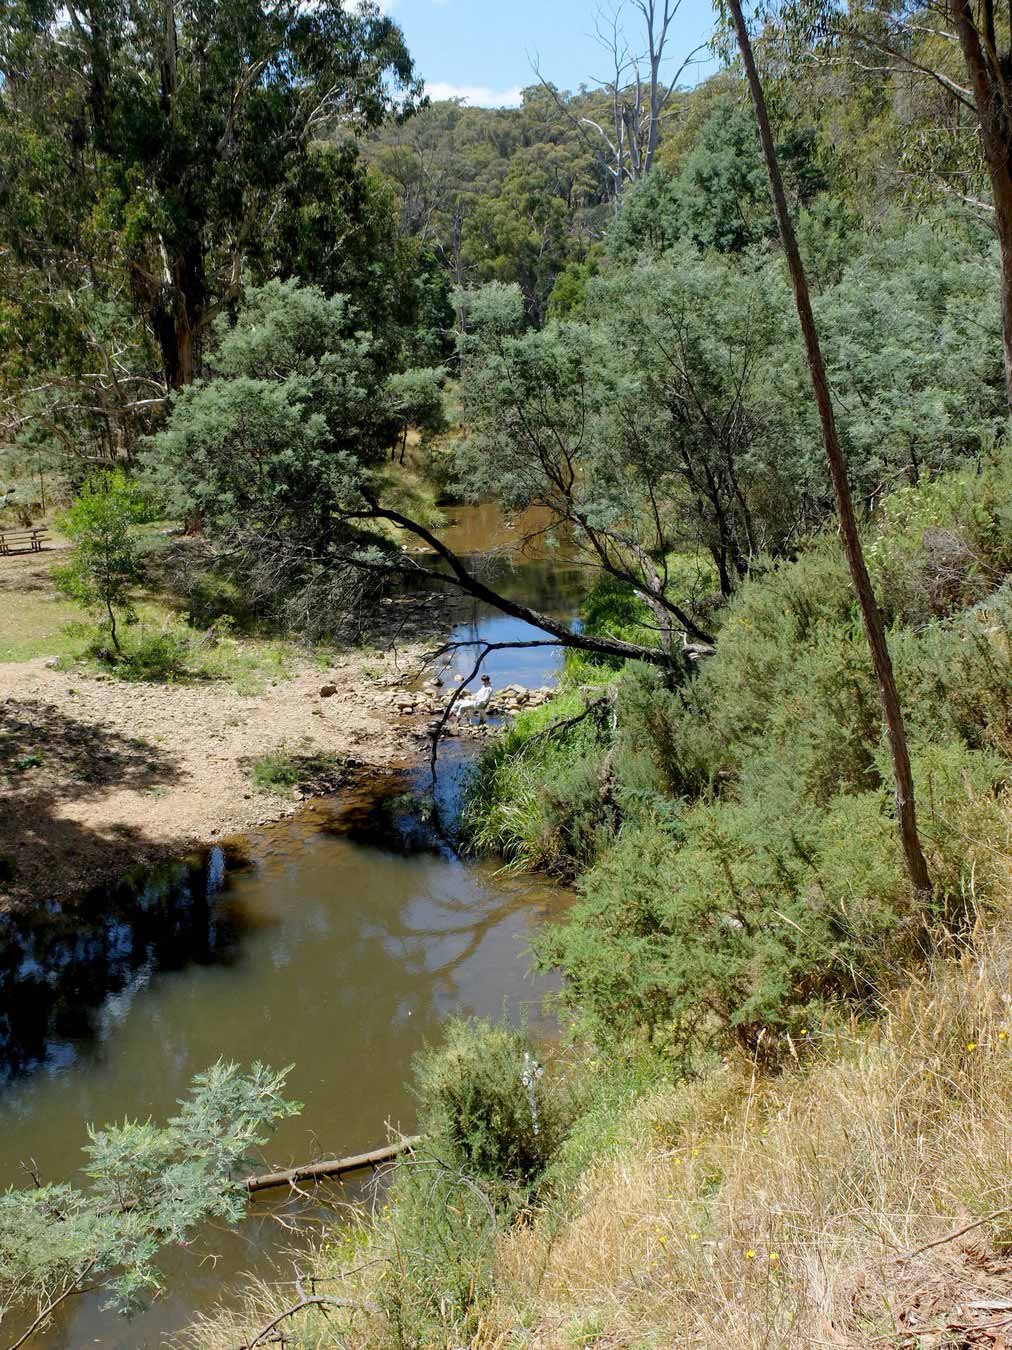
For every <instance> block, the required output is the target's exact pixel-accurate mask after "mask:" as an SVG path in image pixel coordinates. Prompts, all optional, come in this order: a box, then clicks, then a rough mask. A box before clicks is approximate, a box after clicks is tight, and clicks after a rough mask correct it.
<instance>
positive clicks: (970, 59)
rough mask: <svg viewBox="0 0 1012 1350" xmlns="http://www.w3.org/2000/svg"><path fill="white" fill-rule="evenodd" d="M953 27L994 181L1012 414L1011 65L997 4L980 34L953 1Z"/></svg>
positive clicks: (961, 4)
mask: <svg viewBox="0 0 1012 1350" xmlns="http://www.w3.org/2000/svg"><path fill="white" fill-rule="evenodd" d="M949 9H950V13H951V17H952V22H953V26H954V27H955V29H956V34H957V36H958V38H959V45H960V48H961V50H962V53H963V60H964V61H965V63H966V72H967V75H968V76H969V77H970V84H971V86H972V88H973V95H974V102H975V103H976V106H977V118H978V122H979V125H980V141H981V148H982V149H983V151H984V162H985V163H986V165H987V173H988V178H989V179H990V181H991V197H992V200H993V202H994V223H995V231H996V233H997V235H998V245H999V249H1000V251H1001V319H1002V341H1003V348H1004V357H1005V395H1006V399H1007V401H1008V403H1009V408H1010V410H1012V114H1010V109H1009V106H1008V85H1007V82H1006V74H1007V63H1004V62H1002V61H1001V59H1000V58H999V56H998V52H997V50H996V44H995V36H994V5H993V0H983V3H982V11H981V19H982V23H983V28H984V33H983V36H982V34H981V30H980V27H979V26H978V24H977V22H976V20H975V18H974V13H973V10H972V9H971V8H970V5H969V3H968V0H950V5H949Z"/></svg>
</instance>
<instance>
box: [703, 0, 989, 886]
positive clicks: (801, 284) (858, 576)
mask: <svg viewBox="0 0 1012 1350" xmlns="http://www.w3.org/2000/svg"><path fill="white" fill-rule="evenodd" d="M984 3H985V4H987V3H989V0H984ZM728 11H729V13H730V17H731V22H732V25H733V28H734V34H735V39H736V41H737V44H738V50H739V52H740V54H741V59H742V64H743V65H744V67H745V75H746V78H747V80H748V87H749V93H750V95H751V98H752V105H753V107H754V108H755V114H756V121H757V122H758V124H759V138H760V141H761V143H762V148H763V157H764V159H765V160H766V169H767V173H768V175H769V184H770V196H771V197H772V199H773V210H774V213H775V214H776V218H777V227H778V229H779V231H780V239H781V243H782V244H783V248H784V254H785V257H786V259H787V266H788V270H789V272H790V277H791V285H792V287H793V290H794V300H795V305H796V308H797V312H798V322H799V325H800V327H801V332H802V336H803V337H804V342H805V355H806V358H807V362H808V369H809V374H810V377H811V384H812V395H813V401H814V403H815V406H816V408H817V410H818V414H819V422H820V424H821V429H822V441H823V446H824V448H825V451H826V459H827V461H828V464H829V472H830V476H831V477H832V480H833V489H834V492H835V494H836V509H837V515H838V518H839V522H840V533H841V536H842V539H843V549H844V553H845V555H846V558H847V565H848V567H849V568H850V574H851V579H852V581H853V585H854V591H855V594H856V595H857V601H858V605H859V606H860V609H861V618H862V620H863V622H864V630H865V636H866V638H867V640H868V648H869V651H870V653H871V659H872V665H873V667H874V669H875V678H876V681H877V683H878V689H879V698H880V701H881V704H882V717H883V722H884V724H885V730H886V736H887V739H888V741H889V749H890V753H891V756H892V762H893V779H894V784H895V800H896V815H897V820H898V824H899V834H900V840H901V843H902V846H903V855H904V858H905V861H906V868H907V875H908V876H909V878H910V884H911V886H912V888H913V890H914V892H915V893H916V894H917V895H919V896H923V897H929V896H930V895H931V890H932V887H931V877H930V874H929V872H928V864H927V861H926V860H925V857H924V851H923V849H922V848H921V840H920V834H919V832H918V828H917V805H916V801H915V798H914V779H913V772H912V770H911V767H910V752H909V749H908V746H907V734H906V724H905V721H904V717H903V709H902V707H901V706H900V699H899V692H898V690H897V688H896V678H895V675H894V673H893V665H892V658H891V656H890V653H889V644H888V642H887V640H886V632H885V624H884V622H883V620H882V613H881V611H880V610H879V607H878V602H877V600H876V598H875V592H874V589H873V587H872V584H871V577H870V576H869V574H868V567H867V564H866V562H865V558H864V550H863V548H862V545H861V537H860V534H859V532H858V523H857V515H856V513H855V510H854V501H853V495H852V493H851V488H850V477H849V474H848V471H847V460H846V456H845V453H844V449H843V446H842V445H841V442H840V437H839V433H838V431H837V426H836V416H835V413H834V409H833V398H832V394H831V392H830V386H829V379H828V376H827V372H826V363H825V359H824V357H823V354H822V344H821V342H820V340H819V331H818V328H817V326H816V322H815V315H814V313H813V311H812V301H811V295H810V293H809V288H808V278H807V275H806V273H805V266H804V263H803V262H802V259H801V253H800V251H799V249H798V241H797V235H796V234H795V232H794V225H793V223H792V221H791V215H790V209H789V207H788V204H787V195H786V193H785V191H784V181H783V176H782V174H781V172H780V163H779V159H778V157H777V149H776V142H775V141H774V139H773V131H772V128H771V126H770V119H769V112H768V110H767V107H766V96H765V92H764V90H763V85H762V80H761V79H760V77H759V70H758V67H757V65H756V61H755V55H754V52H753V49H752V40H751V37H750V35H749V31H748V25H747V23H746V21H745V15H744V11H743V10H742V6H741V0H728Z"/></svg>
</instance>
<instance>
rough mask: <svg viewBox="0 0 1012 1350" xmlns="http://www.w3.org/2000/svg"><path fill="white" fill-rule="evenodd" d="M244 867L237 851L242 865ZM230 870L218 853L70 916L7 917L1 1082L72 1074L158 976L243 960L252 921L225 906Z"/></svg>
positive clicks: (1, 962) (0, 984)
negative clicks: (82, 1052)
mask: <svg viewBox="0 0 1012 1350" xmlns="http://www.w3.org/2000/svg"><path fill="white" fill-rule="evenodd" d="M241 861H242V860H241V858H240V856H239V855H238V853H234V854H233V856H232V859H231V863H232V866H233V867H237V866H239V865H241ZM226 866H227V860H226V856H225V851H224V850H223V849H222V848H214V849H211V850H210V851H209V852H208V853H207V855H206V856H205V857H203V858H201V859H199V860H194V861H191V862H189V863H183V864H172V865H169V866H165V867H161V868H156V869H153V870H152V871H150V872H148V873H147V874H146V875H144V876H142V877H141V878H139V879H138V881H137V882H136V883H135V884H131V883H130V882H128V881H126V880H124V881H123V882H122V883H121V884H120V885H118V886H116V887H113V888H111V889H103V890H102V891H100V892H96V893H95V894H93V895H92V896H90V897H89V898H88V899H87V900H85V901H84V902H83V903H81V904H78V905H76V906H74V907H73V908H72V909H69V910H67V909H65V908H64V907H63V906H61V905H56V904H54V905H51V906H50V907H49V910H48V912H47V913H46V914H44V915H43V916H42V917H41V918H39V917H38V916H31V917H25V916H23V915H0V1084H6V1083H10V1082H11V1081H13V1080H14V1079H16V1078H18V1077H20V1076H22V1075H25V1074H28V1073H32V1072H35V1071H37V1070H39V1069H49V1070H56V1071H60V1070H62V1069H66V1068H67V1067H68V1066H69V1065H70V1064H71V1063H73V1062H74V1060H75V1059H76V1058H77V1055H78V1051H79V1049H80V1048H81V1047H82V1046H83V1045H86V1044H87V1043H88V1042H90V1041H96V1040H97V1041H103V1040H106V1039H107V1038H108V1037H109V1036H110V1035H111V1033H112V1032H113V1030H114V1029H115V1027H116V1026H118V1025H119V1024H121V1023H122V1022H123V1020H124V1018H125V1017H126V1016H127V1014H128V1012H129V1009H130V1006H131V1004H132V1001H133V999H134V997H135V995H136V994H137V993H138V991H139V990H141V989H143V988H144V987H146V986H147V985H148V984H149V982H150V981H151V979H152V977H153V976H154V975H156V974H157V973H159V972H164V971H172V970H181V969H183V968H184V967H185V966H187V965H190V964H193V963H196V964H197V965H211V964H219V963H228V962H229V961H231V960H233V959H234V953H235V950H236V947H237V944H238V942H239V940H240V937H241V935H242V928H243V922H242V914H241V912H240V911H237V910H236V909H234V908H233V907H231V906H230V905H229V904H228V903H227V902H223V900H222V896H221V892H222V888H223V885H224V880H225V874H226Z"/></svg>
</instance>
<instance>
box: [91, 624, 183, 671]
mask: <svg viewBox="0 0 1012 1350" xmlns="http://www.w3.org/2000/svg"><path fill="white" fill-rule="evenodd" d="M88 654H89V655H90V656H92V657H94V658H96V659H97V660H100V661H103V662H105V663H107V664H108V665H109V666H110V668H111V669H112V672H113V674H114V675H115V676H116V677H117V679H120V680H127V681H129V682H131V683H134V684H140V683H142V682H151V683H171V682H172V681H173V680H178V679H183V678H185V677H186V675H187V674H188V673H189V660H190V655H191V650H190V643H189V641H188V640H187V638H186V636H185V635H183V634H180V633H178V632H175V631H173V630H171V629H168V630H162V631H159V632H152V631H150V630H146V629H139V630H135V631H134V632H132V633H130V635H129V636H128V637H126V638H125V639H124V640H123V641H122V642H121V643H120V649H119V651H116V650H115V649H114V648H113V647H111V646H110V645H108V644H107V643H106V641H105V639H104V638H99V640H98V641H97V642H94V643H92V644H91V646H90V648H89V651H88Z"/></svg>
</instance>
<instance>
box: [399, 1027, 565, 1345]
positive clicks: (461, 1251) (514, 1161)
mask: <svg viewBox="0 0 1012 1350" xmlns="http://www.w3.org/2000/svg"><path fill="white" fill-rule="evenodd" d="M546 1060H547V1062H546V1065H545V1067H544V1068H543V1069H541V1066H539V1065H537V1063H536V1060H535V1058H534V1052H533V1049H532V1047H531V1046H530V1043H529V1041H528V1039H527V1036H526V1035H525V1033H524V1031H523V1029H522V1028H513V1027H510V1026H508V1025H502V1024H500V1025H493V1024H492V1023H490V1022H486V1021H481V1020H476V1021H465V1020H460V1019H458V1020H451V1021H450V1022H448V1023H447V1024H446V1026H445V1028H444V1038H443V1040H442V1042H441V1044H440V1045H439V1046H438V1047H437V1048H434V1049H431V1050H428V1051H426V1052H425V1053H424V1054H422V1055H421V1056H420V1057H419V1058H418V1060H417V1062H416V1066H415V1089H416V1092H417V1095H418V1098H419V1118H420V1125H421V1128H422V1130H423V1131H424V1135H425V1142H424V1144H423V1145H422V1147H421V1149H420V1151H419V1153H418V1154H417V1155H416V1157H415V1158H414V1159H413V1160H411V1161H408V1162H406V1163H404V1164H403V1165H401V1166H400V1167H398V1169H397V1171H396V1173H395V1176H394V1183H393V1186H392V1188H391V1192H390V1197H389V1208H388V1211H387V1216H386V1217H387V1222H386V1225H385V1232H386V1233H387V1234H388V1237H389V1240H390V1241H391V1243H392V1246H393V1251H394V1253H397V1254H402V1255H403V1254H408V1259H407V1260H404V1259H395V1260H394V1261H392V1262H391V1264H390V1268H389V1272H388V1275H387V1277H386V1278H385V1279H384V1280H383V1282H382V1285H381V1286H380V1290H381V1296H382V1302H383V1308H384V1312H385V1314H386V1316H387V1319H388V1323H389V1325H390V1328H391V1331H392V1334H393V1337H394V1339H393V1344H394V1345H397V1346H398V1347H405V1350H406V1348H407V1347H416V1346H422V1345H426V1346H427V1345H444V1344H445V1345H454V1344H463V1343H465V1341H467V1342H468V1343H469V1337H470V1335H471V1333H473V1332H474V1331H475V1329H476V1319H477V1316H478V1309H479V1307H480V1305H481V1303H482V1301H483V1300H484V1299H485V1298H486V1297H487V1296H488V1294H489V1292H490V1290H491V1287H492V1281H493V1274H494V1259H495V1245H496V1241H497V1239H498V1238H499V1237H500V1236H501V1234H502V1233H503V1232H504V1231H505V1230H506V1229H507V1228H508V1227H509V1226H510V1225H511V1224H512V1223H514V1222H515V1221H516V1220H517V1218H518V1217H519V1216H520V1215H521V1214H523V1213H526V1212H528V1211H529V1207H530V1205H531V1204H532V1202H533V1201H534V1200H535V1199H536V1198H537V1197H538V1196H539V1195H542V1196H543V1193H544V1189H545V1186H546V1177H547V1174H548V1172H549V1169H550V1168H551V1167H552V1166H553V1164H555V1163H556V1162H557V1160H558V1159H559V1157H560V1152H561V1150H562V1149H563V1146H564V1144H565V1143H566V1141H567V1139H568V1137H569V1135H570V1132H571V1131H572V1129H573V1127H574V1125H575V1123H576V1121H577V1120H578V1118H579V1117H580V1114H581V1111H582V1110H583V1109H584V1106H585V1104H586V1101H587V1099H588V1097H589V1096H590V1093H589V1092H588V1091H587V1090H581V1089H580V1088H579V1086H578V1085H577V1084H576V1083H575V1082H574V1080H573V1078H572V1077H571V1075H570V1074H569V1072H568V1071H567V1069H566V1067H565V1065H564V1063H563V1062H562V1061H561V1060H559V1059H558V1058H556V1057H555V1056H552V1057H551V1058H547V1057H546ZM525 1075H527V1076H528V1081H527V1082H525V1081H524V1078H525ZM532 1095H533V1100H534V1107H533V1110H532V1105H531V1097H532Z"/></svg>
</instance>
